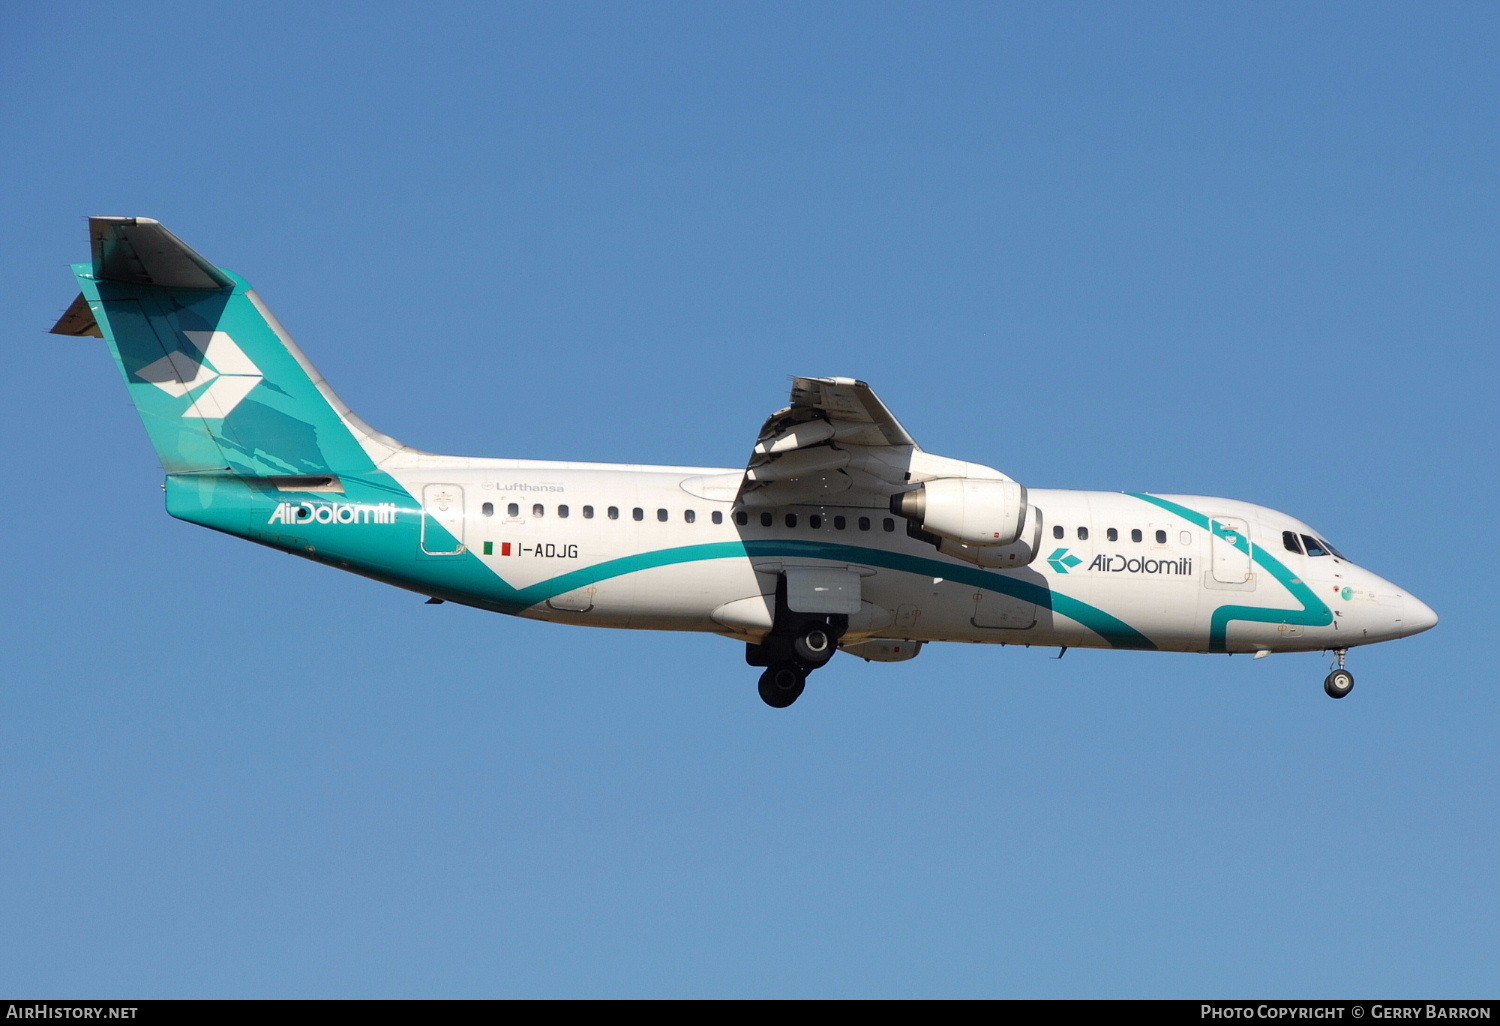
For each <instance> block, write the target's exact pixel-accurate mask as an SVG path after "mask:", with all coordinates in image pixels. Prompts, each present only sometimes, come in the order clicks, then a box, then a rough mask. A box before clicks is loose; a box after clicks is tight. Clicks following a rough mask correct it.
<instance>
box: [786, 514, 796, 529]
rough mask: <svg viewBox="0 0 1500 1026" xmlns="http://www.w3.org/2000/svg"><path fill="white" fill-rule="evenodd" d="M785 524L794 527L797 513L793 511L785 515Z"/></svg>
mask: <svg viewBox="0 0 1500 1026" xmlns="http://www.w3.org/2000/svg"><path fill="white" fill-rule="evenodd" d="M786 526H788V527H796V526H797V514H795V513H788V514H787V515H786Z"/></svg>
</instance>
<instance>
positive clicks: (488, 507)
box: [479, 502, 495, 517]
mask: <svg viewBox="0 0 1500 1026" xmlns="http://www.w3.org/2000/svg"><path fill="white" fill-rule="evenodd" d="M479 511H480V512H481V513H483V514H484V515H485V516H487V517H492V516H494V515H495V504H494V503H493V502H486V503H485V504H484V505H483V506H480V507H479Z"/></svg>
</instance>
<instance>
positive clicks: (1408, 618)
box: [1401, 595, 1438, 637]
mask: <svg viewBox="0 0 1500 1026" xmlns="http://www.w3.org/2000/svg"><path fill="white" fill-rule="evenodd" d="M1405 606H1406V608H1405V609H1404V610H1403V611H1402V616H1401V621H1402V624H1403V625H1404V626H1405V627H1406V634H1407V636H1408V637H1409V636H1411V635H1413V634H1421V633H1422V632H1423V631H1430V630H1432V628H1434V627H1436V626H1437V622H1438V615H1437V614H1436V613H1434V612H1433V611H1432V607H1431V606H1429V605H1428V604H1427V603H1425V602H1423V601H1422V600H1421V599H1419V598H1417V597H1416V596H1415V595H1408V596H1406V603H1405Z"/></svg>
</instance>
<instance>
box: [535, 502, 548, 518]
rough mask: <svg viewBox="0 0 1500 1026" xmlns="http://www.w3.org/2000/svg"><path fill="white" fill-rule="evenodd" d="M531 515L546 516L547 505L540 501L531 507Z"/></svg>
mask: <svg viewBox="0 0 1500 1026" xmlns="http://www.w3.org/2000/svg"><path fill="white" fill-rule="evenodd" d="M531 515H532V516H534V517H544V516H546V515H547V507H546V506H543V505H542V504H541V503H540V502H539V503H537V504H536V505H535V506H532V507H531Z"/></svg>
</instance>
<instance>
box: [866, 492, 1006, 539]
mask: <svg viewBox="0 0 1500 1026" xmlns="http://www.w3.org/2000/svg"><path fill="white" fill-rule="evenodd" d="M1027 508H1028V507H1027V503H1026V488H1025V486H1023V485H1021V484H1018V483H1016V482H1015V481H994V480H990V479H987V478H977V479H976V478H966V477H947V478H939V479H938V480H936V481H928V482H927V483H926V484H923V485H920V486H918V487H917V489H916V490H915V491H910V492H902V493H901V494H900V495H897V496H896V497H895V498H893V499H892V500H891V511H892V512H894V513H898V514H900V515H901V516H903V517H905V518H906V519H907V520H910V521H911V522H912V523H914V524H916V525H917V526H918V527H920V528H921V529H922V530H924V531H926V532H928V533H929V534H935V535H938V536H939V537H942V538H949V539H951V540H953V541H956V542H961V543H963V544H964V545H983V546H991V545H1010V544H1012V543H1013V542H1015V541H1017V540H1018V539H1019V538H1020V537H1021V528H1022V527H1023V526H1024V524H1025V522H1026V510H1027Z"/></svg>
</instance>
